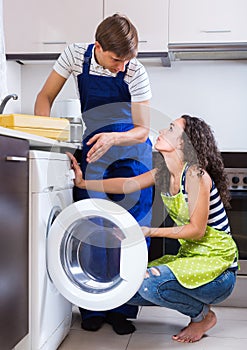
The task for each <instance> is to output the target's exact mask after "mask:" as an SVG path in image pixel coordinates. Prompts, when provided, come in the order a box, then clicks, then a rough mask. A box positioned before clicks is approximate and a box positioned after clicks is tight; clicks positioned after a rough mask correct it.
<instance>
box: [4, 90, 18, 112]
mask: <svg viewBox="0 0 247 350" xmlns="http://www.w3.org/2000/svg"><path fill="white" fill-rule="evenodd" d="M11 98H13V100H17V99H18V96H17V95H16V94H11V95H7V96H6V97H4V99H3V100H2V103H1V104H0V114H3V110H4V107H5V106H6V103H7V102H8V100H10V99H11Z"/></svg>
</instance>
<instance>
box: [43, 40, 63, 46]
mask: <svg viewBox="0 0 247 350" xmlns="http://www.w3.org/2000/svg"><path fill="white" fill-rule="evenodd" d="M42 44H44V45H61V44H67V42H66V41H42Z"/></svg>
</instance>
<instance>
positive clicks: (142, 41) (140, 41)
mask: <svg viewBox="0 0 247 350" xmlns="http://www.w3.org/2000/svg"><path fill="white" fill-rule="evenodd" d="M147 42H148V41H147V40H139V41H138V43H140V44H143V43H147Z"/></svg>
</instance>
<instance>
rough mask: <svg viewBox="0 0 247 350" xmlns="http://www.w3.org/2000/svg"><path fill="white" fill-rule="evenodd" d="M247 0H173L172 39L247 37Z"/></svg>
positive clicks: (208, 40)
mask: <svg viewBox="0 0 247 350" xmlns="http://www.w3.org/2000/svg"><path fill="white" fill-rule="evenodd" d="M246 13H247V1H246V0H171V1H170V9H169V44H170V43H226V42H246V41H247V21H246Z"/></svg>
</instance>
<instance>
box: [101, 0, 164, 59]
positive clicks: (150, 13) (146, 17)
mask: <svg viewBox="0 0 247 350" xmlns="http://www.w3.org/2000/svg"><path fill="white" fill-rule="evenodd" d="M168 3H169V0H154V1H151V0H146V1H143V0H135V1H132V0H125V1H122V0H105V1H104V17H108V16H110V15H113V14H114V13H116V12H118V13H120V14H124V15H126V16H127V17H129V19H130V20H131V21H132V22H133V24H134V25H135V26H136V28H137V30H138V34H139V51H140V52H144V51H146V52H155V51H163V52H164V51H167V44H168Z"/></svg>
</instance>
